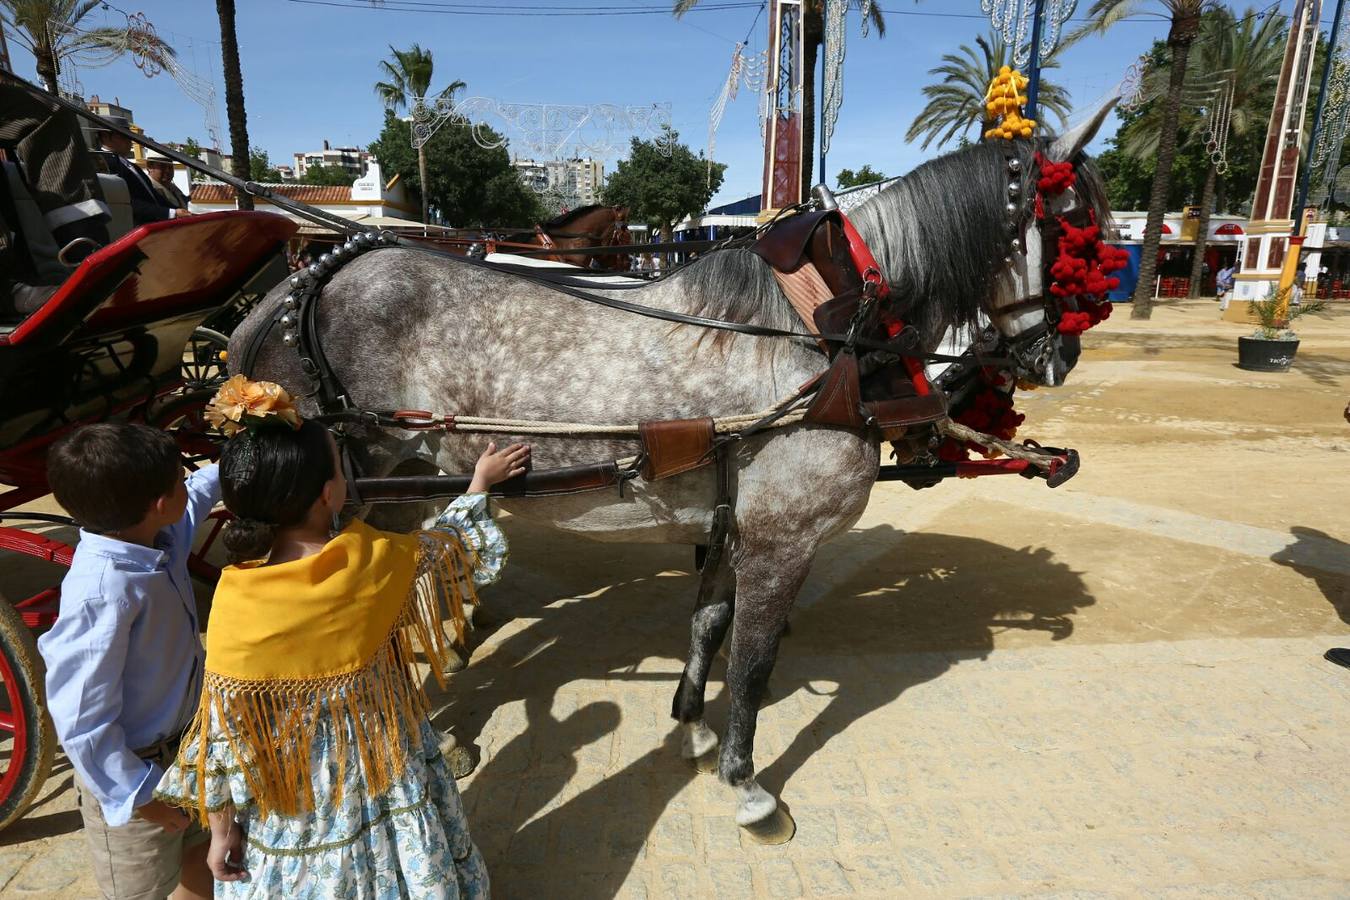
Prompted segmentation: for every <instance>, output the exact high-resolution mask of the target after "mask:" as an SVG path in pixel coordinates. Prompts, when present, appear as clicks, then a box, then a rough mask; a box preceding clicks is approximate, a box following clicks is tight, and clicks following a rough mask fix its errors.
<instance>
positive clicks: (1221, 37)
mask: <svg viewBox="0 0 1350 900" xmlns="http://www.w3.org/2000/svg"><path fill="white" fill-rule="evenodd" d="M1258 16H1259V11H1258V10H1256V9H1252V8H1248V9H1247V10H1246V11H1245V12H1244V13H1243V14H1242V16H1241V17H1237V16H1235V15H1234V14H1233V12H1232V11H1231V10H1229V9H1226V8H1224V7H1217V8H1215V9H1213V10H1209V11H1207V12H1206V13H1205V15H1204V18H1203V20H1202V22H1201V25H1200V35H1199V37H1198V38H1197V39H1196V42H1195V46H1194V48H1193V50H1192V52H1191V54H1190V57H1189V59H1188V67H1189V71H1188V72H1187V73H1186V80H1187V81H1188V82H1189V83H1191V84H1193V85H1199V84H1210V85H1214V83H1215V79H1216V78H1218V79H1219V81H1218V83H1217V85H1216V87H1217V94H1216V95H1215V96H1213V97H1211V98H1209V99H1208V100H1207V101H1206V106H1208V105H1209V104H1212V103H1216V102H1220V100H1221V99H1222V97H1223V95H1224V94H1225V93H1226V91H1227V90H1228V86H1229V85H1230V84H1231V85H1232V91H1233V94H1232V111H1231V115H1230V121H1229V134H1230V135H1231V136H1232V137H1242V136H1243V135H1245V134H1247V132H1248V131H1249V130H1250V129H1251V128H1252V127H1253V126H1255V127H1258V128H1260V127H1264V126H1265V124H1266V120H1267V119H1269V118H1270V109H1271V106H1272V104H1273V103H1274V100H1275V95H1274V86H1275V82H1276V80H1277V79H1278V78H1279V74H1280V65H1281V63H1282V62H1283V60H1284V45H1285V40H1286V36H1287V35H1286V27H1285V22H1284V20H1283V19H1282V18H1281V17H1279V16H1265V17H1264V18H1258ZM1165 90H1166V85H1165V83H1164V72H1163V71H1161V70H1154V71H1153V72H1150V73H1149V74H1148V75H1147V76H1146V78H1145V83H1144V94H1145V96H1146V97H1161V96H1162V95H1163V93H1164V91H1165ZM1163 113H1164V108H1163V107H1162V105H1160V104H1158V103H1154V104H1152V105H1151V106H1150V107H1149V108H1148V109H1147V110H1146V111H1145V112H1144V114H1143V115H1141V116H1140V117H1139V118H1138V119H1136V120H1135V121H1134V122H1131V123H1130V125H1129V127H1128V128H1127V129H1126V130H1125V131H1124V132H1123V133H1122V135H1121V147H1122V149H1124V151H1125V152H1126V153H1129V154H1130V155H1131V156H1134V157H1136V158H1139V159H1147V158H1150V157H1152V156H1154V155H1155V154H1156V153H1157V151H1158V144H1159V137H1160V135H1161V134H1162V117H1163ZM1208 126H1209V116H1208V115H1207V114H1205V115H1202V114H1200V113H1198V112H1197V111H1195V110H1183V113H1182V115H1181V121H1180V127H1181V132H1182V134H1183V135H1184V137H1185V139H1186V141H1187V142H1194V143H1196V144H1198V145H1200V146H1203V145H1204V143H1205V141H1206V138H1207V137H1208V135H1207V134H1206V131H1207V129H1208ZM1222 177H1223V176H1222V175H1221V174H1220V173H1219V170H1218V167H1217V165H1216V164H1215V163H1214V161H1213V160H1212V159H1211V161H1210V164H1209V166H1208V167H1207V169H1206V172H1205V181H1204V186H1203V187H1202V188H1201V191H1200V222H1199V228H1198V233H1197V235H1196V239H1195V254H1194V256H1193V257H1192V258H1191V289H1190V296H1192V297H1198V296H1200V288H1201V285H1200V279H1201V273H1202V268H1201V267H1202V265H1203V263H1204V257H1205V246H1206V244H1207V242H1208V238H1209V218H1210V215H1211V214H1212V213H1213V211H1214V205H1215V204H1214V200H1215V195H1216V193H1217V190H1218V188H1219V186H1220V180H1221V179H1222Z"/></svg>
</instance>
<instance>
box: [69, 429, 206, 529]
mask: <svg viewBox="0 0 1350 900" xmlns="http://www.w3.org/2000/svg"><path fill="white" fill-rule="evenodd" d="M182 477H183V457H182V455H181V454H180V453H179V451H178V444H177V443H176V442H175V441H174V439H173V438H172V437H171V436H170V435H169V434H168V433H167V432H164V431H160V430H159V429H157V428H151V427H150V426H149V425H132V424H129V423H125V422H101V423H99V424H97V425H85V426H84V427H83V428H77V429H76V430H75V431H73V432H71V433H70V434H68V435H66V436H65V437H63V438H62V439H61V440H59V441H57V442H56V443H55V444H53V445H52V447H51V449H50V450H48V451H47V483H48V484H49V485H51V489H52V493H53V494H55V495H56V502H57V503H60V504H61V506H62V507H64V508H65V510H66V512H68V513H70V515H71V517H72V518H74V519H75V521H76V522H78V523H79V524H80V527H82V528H84V529H85V530H87V531H92V532H94V533H96V534H108V533H110V532H115V531H122V530H123V529H126V528H130V527H131V526H133V525H135V524H137V523H138V522H140V521H141V520H142V519H144V518H145V516H146V513H148V512H150V507H151V506H153V505H154V503H155V501H156V500H158V499H159V498H160V497H163V496H165V495H166V494H170V493H172V492H173V489H174V486H175V485H176V484H177V482H178V480H179V479H181V478H182Z"/></svg>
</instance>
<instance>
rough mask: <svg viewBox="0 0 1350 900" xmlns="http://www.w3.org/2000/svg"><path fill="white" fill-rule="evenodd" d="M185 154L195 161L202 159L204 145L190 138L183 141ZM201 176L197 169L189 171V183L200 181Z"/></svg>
mask: <svg viewBox="0 0 1350 900" xmlns="http://www.w3.org/2000/svg"><path fill="white" fill-rule="evenodd" d="M183 153H184V154H186V155H187V156H190V157H192V158H193V159H201V158H202V145H201V144H199V143H197V139H196V138H193V137H190V138H188V139H187V140H185V141H183ZM201 177H202V176H201V174H200V173H199V172H198V171H197V170H196V169H188V181H199V180H200V179H201Z"/></svg>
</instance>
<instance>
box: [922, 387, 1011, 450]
mask: <svg viewBox="0 0 1350 900" xmlns="http://www.w3.org/2000/svg"><path fill="white" fill-rule="evenodd" d="M981 374H982V376H983V379H982V380H983V381H984V386H983V387H981V388H980V389H979V390H977V391H975V392H973V393H972V394H970V395H969V396H968V397H966V399H965V400H964V401H963V402H962V404H961V405H960V407H958V408H957V409H956V410H955V411H953V412H952V414H951V417H952V421H953V422H960V423H961V424H962V425H965V426H966V427H967V428H973V429H975V430H976V431H980V432H983V433H984V434H988V435H992V436H993V437H996V438H1000V439H1002V440H1005V441H1010V440H1012V439H1013V437H1015V436H1016V434H1017V429H1018V427H1019V426H1021V424H1022V422H1023V421H1024V420H1025V419H1026V416H1024V415H1023V414H1022V413H1020V412H1018V411H1017V410H1016V409H1014V408H1013V392H1014V391H1015V390H1016V388H1014V387H1012V386H1011V384H1009V386H1008V387H1007V388H1006V389H1005V388H1004V387H1002V385H1004V384H1008V383H1009V381H1010V380H1009V379H1008V378H1007V377H1006V376H1005V375H1004V374H1003V373H1001V372H994V373H990V372H987V371H986V372H982V373H981ZM971 451H974V452H976V453H980V454H983V455H985V456H989V457H993V456H996V455H997V453H990V452H989V451H986V450H985V449H984V448H983V447H981V446H980V445H979V444H975V443H972V442H970V441H955V440H952V439H951V438H946V439H945V440H943V442H942V443H941V444H940V445H939V446H938V450H937V456H938V459H940V460H942V461H943V462H960V461H962V460H966V459H970V454H971Z"/></svg>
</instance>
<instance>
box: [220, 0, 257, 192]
mask: <svg viewBox="0 0 1350 900" xmlns="http://www.w3.org/2000/svg"><path fill="white" fill-rule="evenodd" d="M216 16H217V17H218V18H219V19H220V58H221V65H222V67H223V68H224V70H225V118H226V119H227V120H228V121H229V123H230V169H231V174H232V175H234V177H235V178H238V179H239V180H241V181H247V180H248V176H249V171H248V170H249V152H248V113H247V111H246V110H245V109H244V73H243V70H242V69H241V68H240V66H239V38H238V36H237V35H236V33H235V27H234V0H216ZM234 193H235V205H236V206H238V207H239V208H240V209H252V208H253V197H252V196H250V195H249V194H248V192H247V191H244V190H243V189H240V188H236V189H235V192H234Z"/></svg>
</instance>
